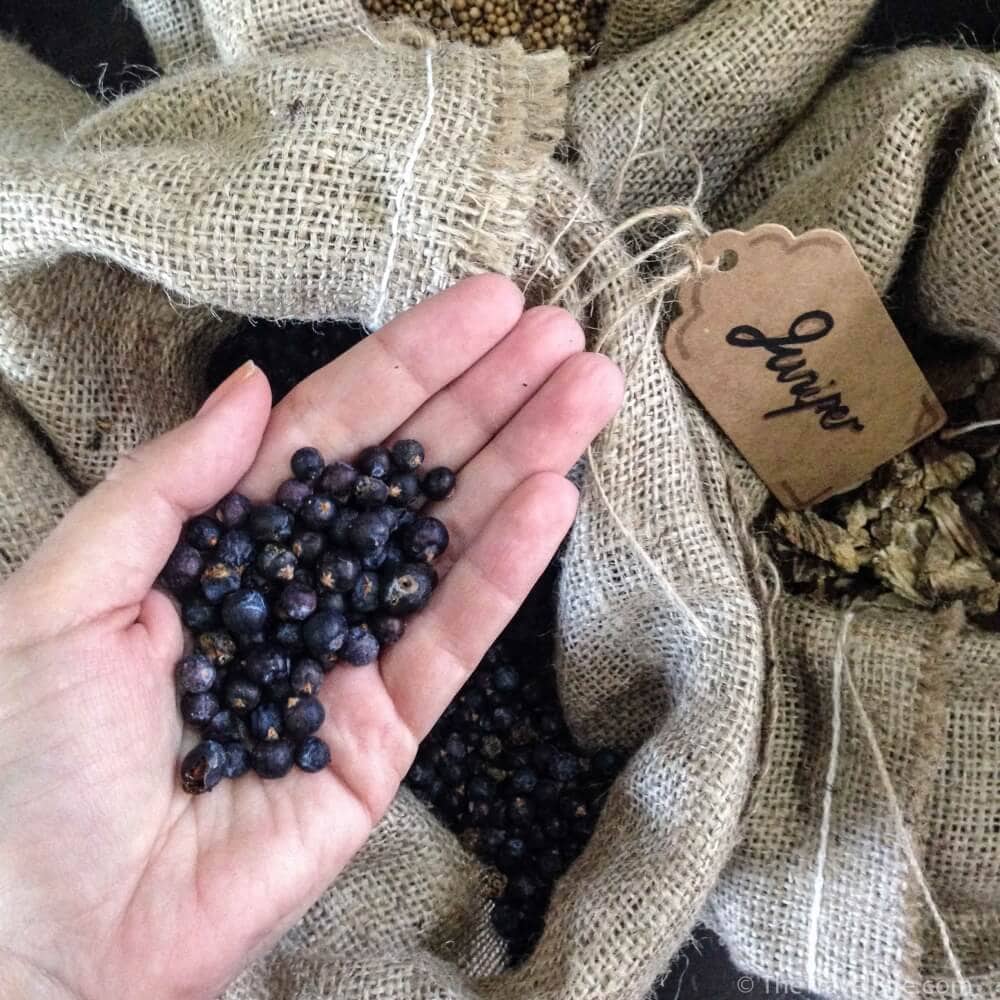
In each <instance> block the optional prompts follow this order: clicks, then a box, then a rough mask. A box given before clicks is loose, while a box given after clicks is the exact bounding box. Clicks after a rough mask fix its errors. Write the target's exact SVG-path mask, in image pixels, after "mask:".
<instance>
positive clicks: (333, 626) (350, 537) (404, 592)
mask: <svg viewBox="0 0 1000 1000" xmlns="http://www.w3.org/2000/svg"><path fill="white" fill-rule="evenodd" d="M423 461H424V449H423V447H422V446H421V445H420V443H419V442H418V441H413V440H402V441H397V442H396V443H395V444H393V445H392V447H391V449H386V448H383V447H381V446H378V445H374V446H372V447H370V448H365V449H364V451H362V452H361V454H360V455H359V456H358V459H357V462H356V463H355V464H350V463H348V462H342V461H335V462H331V463H330V464H329V465H328V464H326V462H325V461H324V459H323V456H322V455H321V454H320V453H319V451H317V450H316V449H315V448H300V449H299V450H298V451H296V452H295V454H294V455H293V456H292V461H291V467H292V473H293V477H292V478H290V479H287V480H285V482H283V483H282V484H281V485H280V486H279V487H278V489H277V492H276V494H275V501H276V502H275V503H265V504H257V505H254V504H251V502H250V501H249V500H248V499H247V498H246V497H244V496H242V495H241V494H239V493H230V494H229V495H228V496H226V497H224V498H223V499H222V500H221V501H219V504H218V506H217V507H216V510H215V512H214V514H203V515H201V516H200V517H196V518H194V519H193V520H191V521H189V522H188V523H187V524H186V525H185V526H184V529H183V532H182V535H181V540H180V541H179V542H178V544H177V546H176V547H175V549H174V551H173V552H172V553H171V555H170V558H169V559H168V560H167V564H166V566H165V567H164V568H163V572H162V574H161V581H162V583H163V584H164V586H166V587H167V588H168V589H169V590H170V591H172V592H173V593H174V594H175V595H176V596H177V597H178V599H179V600H180V602H181V616H182V619H183V621H184V624H185V625H186V626H187V627H188V629H189V630H190V631H191V632H192V634H193V636H194V650H193V651H192V652H191V653H189V654H188V655H186V656H185V657H183V658H182V659H181V661H180V662H179V663H178V664H177V672H176V679H177V687H178V690H179V692H180V712H181V716H182V718H183V719H184V721H185V722H187V723H188V724H189V725H192V726H194V727H196V728H197V729H198V730H199V731H200V733H201V742H200V743H199V744H198V745H197V746H195V747H194V748H193V749H192V750H191V751H190V753H188V754H187V756H186V757H185V758H184V761H183V763H182V764H181V783H182V785H183V787H184V789H185V791H188V792H191V793H192V794H197V793H200V792H208V791H211V789H212V788H214V787H215V786H216V785H217V784H218V783H219V782H220V781H221V780H222V779H223V778H238V777H240V776H241V775H243V774H245V773H247V772H248V771H249V770H251V769H252V770H253V771H255V772H256V773H257V774H258V775H260V777H262V778H281V777H284V775H286V774H288V772H289V771H290V770H291V769H292V766H293V764H297V765H298V766H299V767H300V768H301V769H302V770H303V771H308V772H315V771H320V770H322V769H323V768H324V767H326V765H327V764H328V763H329V762H330V751H329V749H328V747H327V745H326V744H325V743H324V742H323V740H322V739H320V738H319V737H318V736H316V735H315V733H316V731H317V730H318V729H319V728H320V726H321V725H322V724H323V720H324V717H325V713H324V710H323V705H322V703H321V702H320V701H319V699H318V698H317V697H316V695H317V693H318V692H319V688H320V686H321V684H322V683H323V677H324V675H325V674H326V673H328V672H329V671H330V670H332V669H333V667H334V666H335V665H336V664H337V663H344V664H347V665H349V666H354V667H362V666H365V665H366V664H369V663H373V662H374V661H375V660H376V659H377V658H378V655H379V651H380V649H381V647H382V646H387V645H390V644H391V643H394V642H397V641H398V640H399V639H400V638H402V635H403V632H404V630H405V624H406V623H405V619H406V617H407V616H408V615H411V614H413V613H414V612H415V611H419V610H420V609H421V608H423V607H424V605H426V604H427V602H428V600H429V599H430V596H431V592H432V590H433V589H434V587H435V585H436V584H437V573H436V572H435V570H434V568H433V566H432V563H433V561H434V560H435V559H436V558H437V557H438V556H439V555H440V554H441V553H442V552H444V550H445V549H446V548H447V546H448V530H447V528H445V526H444V524H443V523H442V522H441V521H439V520H438V519H437V518H436V517H429V516H426V515H424V514H422V513H421V512H420V508H421V507H422V505H423V504H424V503H425V502H426V501H427V500H431V501H435V500H443V499H445V498H446V497H447V496H449V495H450V493H451V492H452V490H453V489H454V487H455V474H454V473H453V472H452V471H451V470H450V469H448V468H445V467H443V466H442V467H438V468H435V469H431V470H430V471H429V472H425V473H422V466H423ZM421 473H422V474H421Z"/></svg>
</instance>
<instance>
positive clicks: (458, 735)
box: [207, 320, 625, 962]
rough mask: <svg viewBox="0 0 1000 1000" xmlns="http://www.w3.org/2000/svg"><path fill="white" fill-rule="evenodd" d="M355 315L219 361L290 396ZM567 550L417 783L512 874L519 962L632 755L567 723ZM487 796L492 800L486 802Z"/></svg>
mask: <svg viewBox="0 0 1000 1000" xmlns="http://www.w3.org/2000/svg"><path fill="white" fill-rule="evenodd" d="M364 332H365V331H363V329H362V328H360V327H358V326H356V325H353V324H338V323H325V324H310V325H302V324H282V325H278V324H274V323H271V322H268V321H262V320H257V321H255V322H254V323H252V324H251V323H247V324H245V325H244V326H243V327H242V328H241V329H240V330H239V331H237V332H236V333H235V334H234V335H233V336H231V337H230V338H228V339H227V340H226V341H223V343H222V344H221V345H220V346H219V348H218V350H217V351H216V353H215V355H214V356H213V358H212V363H211V364H210V366H209V370H208V379H207V381H208V383H209V387H210V388H212V387H214V386H216V385H218V384H219V383H220V382H221V381H222V380H223V379H224V378H225V377H226V376H227V375H228V374H229V373H230V372H232V371H235V369H236V368H238V367H239V366H240V364H242V363H243V362H244V361H246V360H247V359H248V358H252V359H253V360H254V361H256V362H257V364H258V365H259V366H260V367H261V368H262V369H263V370H264V372H265V374H266V375H267V377H268V379H269V381H270V382H271V388H272V393H273V394H274V396H275V398H276V399H277V398H279V397H280V396H283V395H284V394H285V393H287V392H288V391H289V390H291V389H292V388H294V386H295V385H296V384H298V382H300V381H301V380H302V379H304V378H306V377H308V376H309V375H311V374H312V373H313V372H314V371H315V370H316V369H317V368H319V367H321V366H322V365H324V364H326V363H328V362H329V361H332V360H333V359H334V358H336V357H337V356H338V355H339V354H340V353H342V352H343V351H344V350H347V349H348V348H350V347H351V346H353V344H354V343H355V342H356V341H357V340H358V339H359V337H360V336H363V334H364ZM557 573H558V557H557V559H556V560H554V561H553V563H552V564H551V565H550V567H549V569H548V571H547V572H546V573H545V575H544V576H543V577H542V579H541V580H540V581H539V582H538V584H537V585H536V586H535V588H534V590H533V591H532V593H531V594H530V596H529V597H528V599H527V600H526V601H525V602H524V604H523V605H522V607H521V609H520V610H519V611H518V613H517V615H516V616H515V617H514V620H513V621H512V622H511V624H510V625H509V626H508V627H507V629H506V630H505V631H504V634H503V635H502V636H501V638H500V640H499V641H498V642H497V643H495V644H494V646H493V647H492V648H491V649H490V651H489V652H488V653H487V655H486V656H485V657H484V659H483V661H482V662H481V663H480V664H479V666H478V667H477V669H476V671H475V672H474V673H473V675H472V677H471V678H470V679H469V681H468V683H467V684H466V685H465V687H464V688H463V689H462V691H461V692H460V693H459V694H458V695H457V697H456V698H455V700H454V701H453V702H452V704H451V705H450V706H449V707H448V709H447V710H446V711H445V713H444V715H443V717H442V718H441V720H440V721H439V722H438V724H437V725H436V726H435V727H434V729H433V730H432V732H431V733H430V734H429V735H428V736H427V738H426V739H425V740H424V741H423V743H422V744H421V746H420V751H419V753H418V755H417V759H416V761H415V762H414V764H413V767H412V768H411V770H410V773H409V775H408V776H407V778H406V783H407V785H408V786H409V787H410V788H411V789H413V791H414V792H415V793H416V794H417V795H418V796H419V797H420V798H421V799H423V800H424V801H425V802H427V803H428V805H429V807H430V808H431V810H432V811H433V812H434V814H435V815H436V816H438V817H439V818H440V819H441V821H442V822H443V823H445V824H446V825H447V826H448V827H449V828H450V829H452V830H454V831H455V833H456V834H457V835H458V836H459V838H460V839H461V841H462V843H463V844H464V845H465V846H466V847H467V848H468V849H469V850H471V851H473V852H475V853H476V854H477V855H478V856H479V857H480V858H481V859H482V860H483V861H484V862H485V863H486V864H488V865H490V866H493V867H495V868H496V869H498V870H499V871H500V872H501V873H502V875H503V876H504V877H503V878H502V879H499V880H497V883H496V889H497V892H496V900H495V903H494V908H493V922H494V926H495V927H496V929H497V931H498V932H499V933H500V934H501V935H502V936H503V937H504V938H505V939H506V940H507V942H508V944H509V947H510V953H511V958H512V959H513V961H515V962H517V961H520V960H522V959H523V958H524V957H525V956H526V955H527V954H529V953H530V951H531V949H532V947H533V946H534V944H535V942H536V941H537V939H538V935H539V934H540V933H541V929H542V925H543V923H544V919H545V910H546V907H547V905H548V901H549V898H550V896H551V894H552V888H553V885H554V883H555V881H556V879H557V878H558V877H559V875H560V874H562V873H563V872H564V871H565V870H566V869H567V868H568V867H569V866H570V864H571V863H572V862H573V860H574V859H575V858H576V857H577V855H578V854H579V853H580V852H581V851H582V850H583V848H584V846H585V844H586V842H587V839H588V838H589V836H590V833H591V830H592V829H593V825H594V823H595V822H596V820H597V817H598V815H599V813H600V810H601V807H602V805H603V803H604V798H605V796H606V794H607V790H608V788H609V786H610V785H611V782H612V781H613V780H614V776H615V775H616V774H617V772H618V770H619V769H620V768H621V766H622V764H623V763H624V761H625V754H624V753H623V752H621V751H619V750H615V749H602V750H597V751H596V752H595V753H593V754H587V753H586V752H584V751H582V750H581V749H580V748H579V747H578V746H577V745H576V743H575V742H574V740H573V738H572V736H571V735H570V732H569V730H568V728H567V726H566V724H565V721H564V719H563V714H562V707H561V705H560V704H559V696H558V692H557V689H556V678H555V670H554V668H553V655H554V648H553V630H554V624H555V606H554V603H555V602H554V600H553V595H554V590H555V583H556V577H557ZM484 804H485V805H484Z"/></svg>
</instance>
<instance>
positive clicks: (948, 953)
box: [845, 667, 971, 996]
mask: <svg viewBox="0 0 1000 1000" xmlns="http://www.w3.org/2000/svg"><path fill="white" fill-rule="evenodd" d="M845 675H846V678H847V687H848V690H849V691H850V692H851V697H852V699H853V700H854V706H855V708H857V710H858V715H859V716H860V717H861V725H862V727H863V728H864V731H865V736H867V737H868V743H869V745H870V746H871V749H872V754H873V755H874V757H875V769H876V770H877V771H878V775H879V777H880V778H881V779H882V786H883V788H884V789H885V794H886V795H887V796H888V798H889V805H890V807H891V809H892V818H893V820H894V821H895V824H896V832H897V834H898V835H899V839H900V840H901V841H902V842H903V852H904V853H905V854H906V860H907V861H909V863H910V867H911V868H912V869H913V874H914V875H915V876H916V877H917V884H918V885H919V886H920V891H921V892H922V893H923V896H924V902H926V904H927V910H928V912H929V913H930V915H931V917H932V919H933V920H934V923H935V924H936V925H937V929H938V934H939V935H940V936H941V947H942V949H943V950H944V955H945V958H946V959H947V960H948V965H949V966H950V967H951V974H952V975H953V976H954V977H955V981H956V982H957V983H958V985H959V988H960V990H961V992H960V994H959V996H966V995H968V994H969V993H970V991H971V988H970V986H969V982H968V980H967V979H966V978H965V974H964V973H963V972H962V967H961V965H959V962H958V956H957V955H956V954H955V949H954V948H953V947H952V944H951V934H950V933H949V931H948V925H947V924H946V923H945V919H944V917H943V916H942V914H941V911H940V910H939V909H938V907H937V903H935V902H934V895H933V893H931V888H930V886H929V885H928V884H927V878H926V877H925V875H924V870H923V868H922V867H921V865H920V861H919V860H918V859H917V852H916V851H915V850H914V848H913V838H912V837H911V836H910V829H909V827H908V826H907V825H906V816H905V815H904V814H903V807H902V806H901V805H900V804H899V797H898V796H897V795H896V789H895V788H894V787H893V784H892V778H891V777H890V775H889V768H888V767H887V766H886V763H885V757H884V756H883V755H882V749H881V747H880V746H879V744H878V738H877V736H876V733H875V727H874V726H873V725H872V720H871V718H869V716H868V712H867V711H866V710H865V706H864V704H863V703H862V701H861V695H860V694H859V693H858V689H857V688H856V687H855V685H854V678H853V677H852V676H851V671H850V667H848V668H847V670H846V674H845Z"/></svg>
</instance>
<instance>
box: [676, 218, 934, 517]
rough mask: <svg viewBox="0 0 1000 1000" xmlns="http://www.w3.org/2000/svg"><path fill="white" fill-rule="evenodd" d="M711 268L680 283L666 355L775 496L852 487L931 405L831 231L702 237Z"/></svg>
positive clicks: (813, 496) (793, 498) (903, 440)
mask: <svg viewBox="0 0 1000 1000" xmlns="http://www.w3.org/2000/svg"><path fill="white" fill-rule="evenodd" d="M701 252H702V259H703V260H704V261H705V263H707V264H711V263H714V262H717V263H718V266H719V269H718V270H713V271H707V272H704V273H703V275H702V277H700V278H698V279H692V280H691V281H688V282H686V283H685V285H684V286H683V287H682V288H681V290H680V293H679V295H678V304H679V307H680V314H679V315H678V316H677V318H676V319H675V320H674V321H673V322H672V323H671V325H670V327H669V329H668V330H667V335H666V344H665V349H666V355H667V359H668V360H669V361H670V363H671V365H672V366H673V367H674V369H675V370H676V372H677V374H678V375H679V376H680V377H681V378H682V379H683V380H684V382H685V383H686V384H687V386H688V387H689V388H690V390H691V391H692V392H693V393H694V394H695V396H697V397H698V399H699V400H700V401H701V403H702V404H703V405H704V407H705V409H707V410H708V412H709V413H710V414H711V415H712V417H713V418H714V419H715V420H716V422H717V423H718V424H719V426H720V427H721V428H722V430H723V431H725V433H726V434H727V435H728V436H729V438H730V440H731V441H732V442H733V444H735V445H736V447H737V448H738V449H739V450H740V452H741V453H742V454H743V456H744V457H745V458H746V460H747V461H748V462H749V463H750V464H751V465H752V466H753V468H754V469H755V470H756V472H757V474H758V475H759V476H760V477H761V479H763V480H764V482H765V483H767V485H768V486H769V487H770V489H771V491H772V492H773V493H774V495H775V496H776V497H777V498H778V500H779V501H780V502H781V503H782V504H784V505H785V506H786V507H789V508H791V509H793V510H801V509H802V508H803V507H809V506H811V505H813V504H815V503H819V502H820V501H821V500H824V499H826V498H827V497H829V496H832V495H833V494H835V493H841V492H843V491H844V490H847V489H850V488H851V487H853V486H856V485H858V484H859V483H862V482H864V481H865V480H866V479H867V478H868V477H869V476H870V474H871V473H872V471H873V470H874V469H875V468H876V467H877V466H879V465H881V464H882V463H883V462H886V461H888V460H889V459H890V458H892V457H893V456H895V455H898V454H899V453H900V452H901V451H905V450H906V449H907V448H910V447H911V446H912V445H914V444H916V442H917V441H919V440H921V438H924V437H926V436H927V435H928V434H931V433H933V432H934V431H936V430H937V429H938V428H939V427H940V426H941V425H942V424H943V423H944V421H945V412H944V410H943V408H942V407H941V404H940V403H939V402H938V400H937V398H936V397H935V396H934V393H933V392H932V391H931V388H930V386H929V385H928V384H927V381H926V379H925V378H924V376H923V374H922V373H921V371H920V369H919V368H918V367H917V365H916V362H915V361H914V360H913V357H912V355H911V354H910V352H909V351H908V350H907V347H906V345H905V344H904V343H903V340H902V338H901V337H900V335H899V331H898V330H897V329H896V327H895V326H894V324H893V322H892V320H891V319H890V318H889V314H888V313H887V312H886V311H885V308H884V306H883V305H882V302H881V300H880V299H879V296H878V293H877V292H876V291H875V289H874V287H873V286H872V284H871V282H870V281H869V280H868V277H867V275H866V274H865V272H864V270H863V269H862V267H861V264H860V262H859V261H858V258H857V257H856V256H855V254H854V251H853V250H852V248H851V245H850V243H849V242H848V241H847V239H846V238H845V237H844V236H842V235H841V234H840V233H837V232H834V231H833V230H829V229H815V230H812V231H811V232H808V233H805V234H804V235H802V236H800V237H798V238H796V237H795V236H793V235H792V233H791V232H789V231H788V230H787V229H785V228H784V226H775V225H763V226H757V227H756V228H755V229H752V230H750V232H747V233H742V232H739V231H738V230H735V229H727V230H723V231H721V232H717V233H714V234H713V235H712V236H711V237H710V238H709V239H708V240H707V241H706V242H705V244H704V245H703V247H702V251H701Z"/></svg>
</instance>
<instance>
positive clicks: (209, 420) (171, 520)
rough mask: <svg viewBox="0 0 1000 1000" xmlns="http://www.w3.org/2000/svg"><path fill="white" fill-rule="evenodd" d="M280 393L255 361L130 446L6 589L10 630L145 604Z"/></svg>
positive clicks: (33, 633)
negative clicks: (188, 415) (174, 423)
mask: <svg viewBox="0 0 1000 1000" xmlns="http://www.w3.org/2000/svg"><path fill="white" fill-rule="evenodd" d="M270 404H271V393H270V388H269V386H268V383H267V379H266V378H264V376H263V373H262V372H261V371H260V369H259V368H257V367H256V366H255V365H254V364H253V362H247V363H246V364H245V365H243V367H242V368H239V369H238V370H237V371H235V372H233V374H232V375H230V376H229V378H228V379H226V381H225V382H223V383H222V385H220V386H219V387H218V388H217V389H216V390H215V392H214V393H212V395H211V396H209V398H208V400H207V401H206V402H205V404H204V406H202V408H201V410H199V412H198V413H197V415H196V416H194V417H193V418H192V419H191V420H189V421H187V422H186V423H184V424H181V425H180V426H179V427H176V428H174V430H172V431H169V432H168V433H166V434H164V435H162V436H161V437H158V438H156V439H154V440H153V441H149V442H147V443H145V444H142V445H140V446H139V447H138V448H136V449H135V451H133V452H131V453H129V454H127V455H125V456H123V457H122V458H121V459H120V460H119V462H118V464H117V465H116V466H115V467H114V468H113V469H112V470H111V472H109V473H108V476H107V478H106V479H105V480H104V481H103V482H102V483H100V484H99V485H98V486H96V487H95V488H94V489H93V490H91V491H90V493H88V494H87V495H86V496H85V497H84V498H83V499H82V500H80V501H79V503H77V504H76V505H75V506H74V507H73V508H72V509H71V510H70V511H69V513H68V514H67V515H66V517H65V518H63V520H62V521H61V522H60V523H59V524H58V525H57V526H56V528H55V530H54V531H53V532H52V534H51V535H49V537H48V538H47V539H46V540H45V542H44V543H43V545H42V546H41V548H39V550H38V551H37V552H36V553H35V555H34V556H33V557H32V558H31V559H30V560H28V562H27V563H25V565H24V566H23V567H22V568H21V569H20V570H18V572H17V573H15V574H14V575H13V576H12V577H11V578H10V580H9V581H8V583H7V584H6V586H5V587H4V588H3V589H2V590H0V621H3V622H4V623H5V629H4V631H5V633H6V634H5V636H4V638H5V639H7V640H13V642H14V644H17V642H18V637H19V636H21V637H23V638H24V640H25V641H35V640H37V639H39V638H41V637H43V636H48V635H52V634H55V633H56V632H59V631H63V630H66V629H68V628H72V627H73V626H74V625H78V624H80V623H81V622H85V621H90V620H92V619H94V618H97V617H99V616H101V615H106V614H108V613H109V612H112V611H116V610H119V609H123V608H129V609H133V610H134V613H135V615H137V614H138V610H139V603H140V602H141V601H142V599H143V598H144V597H145V595H146V594H147V593H148V591H149V589H150V588H151V587H152V585H153V583H154V582H155V580H156V577H157V575H158V574H159V572H160V570H161V569H162V568H163V564H164V562H166V560H167V557H168V556H169V555H170V552H171V550H172V549H173V547H174V545H176V544H177V539H178V535H179V533H180V530H181V526H182V524H183V523H184V521H185V520H186V519H187V518H189V517H191V516H192V515H193V514H196V513H198V512H199V511H201V510H204V509H205V508H206V507H208V506H209V505H210V504H212V503H214V502H215V501H216V500H218V499H219V498H220V497H221V496H223V495H224V494H225V493H227V492H228V491H229V490H230V489H232V487H233V485H234V484H235V483H237V482H239V480H240V478H241V477H242V476H243V475H244V474H245V473H246V471H247V469H249V468H250V465H251V463H252V462H253V460H254V456H255V455H256V454H257V449H258V448H259V447H260V441H261V438H262V436H263V434H264V428H265V427H266V425H267V421H268V417H269V415H270Z"/></svg>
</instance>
